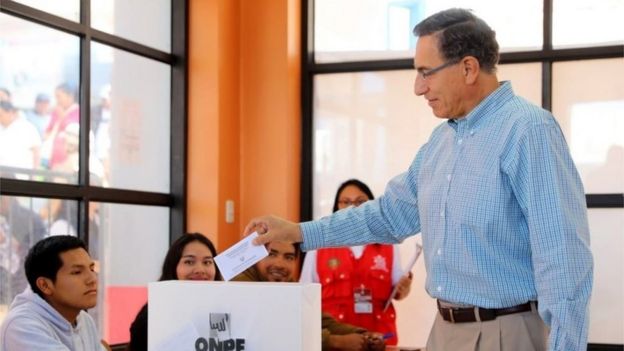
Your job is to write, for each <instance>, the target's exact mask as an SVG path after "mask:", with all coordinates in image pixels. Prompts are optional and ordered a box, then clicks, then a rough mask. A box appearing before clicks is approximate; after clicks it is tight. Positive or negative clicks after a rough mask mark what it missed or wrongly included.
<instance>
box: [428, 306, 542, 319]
mask: <svg viewBox="0 0 624 351" xmlns="http://www.w3.org/2000/svg"><path fill="white" fill-rule="evenodd" d="M532 304H534V306H535V307H534V308H535V309H537V302H535V301H529V302H527V303H523V304H521V305H517V306H512V307H506V308H481V307H443V306H442V305H441V304H440V300H438V311H440V316H442V318H443V319H444V320H445V321H447V322H451V323H469V322H477V321H482V322H485V321H491V320H494V319H496V317H498V316H504V315H507V314H514V313H521V312H528V311H531V305H532Z"/></svg>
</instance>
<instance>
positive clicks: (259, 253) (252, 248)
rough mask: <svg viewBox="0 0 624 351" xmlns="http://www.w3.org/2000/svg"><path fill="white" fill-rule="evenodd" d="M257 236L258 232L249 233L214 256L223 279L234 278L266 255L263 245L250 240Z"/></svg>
mask: <svg viewBox="0 0 624 351" xmlns="http://www.w3.org/2000/svg"><path fill="white" fill-rule="evenodd" d="M257 236H258V232H253V233H251V234H250V235H248V236H246V237H245V238H244V239H243V240H241V241H239V242H238V243H236V244H234V245H233V246H232V247H230V248H229V249H227V250H225V251H223V252H222V253H221V254H219V255H217V256H216V257H215V258H214V260H215V262H216V263H217V266H218V267H219V271H221V275H222V276H223V279H224V280H225V281H228V280H230V279H232V278H234V277H235V276H237V275H239V274H240V273H241V272H243V271H244V270H245V269H247V268H249V267H251V266H253V265H254V264H256V262H258V261H260V260H261V259H263V258H265V257H266V256H268V254H269V253H268V252H267V250H266V248H265V247H264V245H254V244H253V243H252V242H251V241H252V240H253V239H254V238H256V237H257Z"/></svg>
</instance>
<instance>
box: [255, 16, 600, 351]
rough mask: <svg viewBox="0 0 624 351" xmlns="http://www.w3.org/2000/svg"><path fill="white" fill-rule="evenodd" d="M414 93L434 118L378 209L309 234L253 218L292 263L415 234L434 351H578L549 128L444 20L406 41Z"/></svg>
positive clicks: (574, 233)
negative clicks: (433, 310)
mask: <svg viewBox="0 0 624 351" xmlns="http://www.w3.org/2000/svg"><path fill="white" fill-rule="evenodd" d="M414 34H415V35H416V36H418V43H417V45H416V54H415V57H414V67H415V68H416V71H417V74H416V80H415V82H414V92H415V94H416V95H418V96H423V97H424V98H425V99H427V102H428V103H429V106H431V109H432V110H433V114H434V115H435V116H437V117H439V118H443V119H446V121H445V122H443V123H442V124H440V125H439V126H438V127H437V128H436V129H435V130H434V131H433V133H432V135H431V138H430V139H429V141H428V142H427V143H426V144H425V145H424V146H423V147H422V148H421V149H420V150H419V151H418V153H417V155H416V158H415V159H414V161H413V163H412V165H411V166H410V168H409V169H408V170H407V172H405V173H403V174H401V175H399V176H397V177H396V178H394V179H392V180H391V181H390V183H389V184H388V186H387V188H386V191H385V193H384V195H383V196H381V197H380V198H378V199H376V200H374V201H368V202H366V203H364V204H362V205H361V206H359V207H356V208H348V209H345V210H342V211H339V212H336V213H335V214H333V215H332V216H328V217H325V218H322V219H320V220H318V221H312V222H306V223H301V224H297V223H292V222H289V221H286V220H283V219H279V218H276V217H272V216H266V217H260V218H256V219H253V220H252V221H251V222H250V223H249V224H248V226H247V227H246V228H245V234H249V233H250V232H251V231H253V230H257V231H258V232H259V233H260V234H262V235H260V236H259V237H258V238H257V239H256V244H266V243H267V242H272V241H275V240H283V241H292V242H302V248H303V249H304V250H311V249H317V248H320V247H330V246H348V245H362V244H366V243H371V242H382V243H397V242H401V241H402V240H403V239H405V238H406V237H408V236H410V235H414V234H416V233H418V232H421V233H422V236H423V243H424V253H425V262H426V268H427V282H426V289H427V292H428V293H429V294H430V295H431V296H433V297H434V298H436V299H437V300H438V310H439V313H438V315H437V317H436V320H435V323H434V325H433V328H432V330H431V333H430V335H429V340H428V341H427V351H438V350H454V351H457V350H460V351H461V350H487V351H491V350H546V349H548V350H565V351H570V350H586V349H587V329H588V301H589V297H590V294H591V289H592V280H593V259H592V255H591V252H590V249H589V229H588V225H587V213H586V204H585V196H584V190H583V186H582V184H581V181H580V178H579V175H578V172H577V170H576V168H575V166H574V164H573V162H572V159H571V156H570V152H569V150H568V147H567V145H566V142H565V140H564V137H563V135H562V132H561V129H560V128H559V125H558V124H557V121H556V120H555V119H554V118H553V116H552V115H551V114H550V112H548V111H545V110H544V109H542V108H540V107H537V106H535V105H533V104H531V103H529V102H527V101H526V100H524V99H523V98H521V97H518V96H516V95H515V94H514V92H513V90H512V88H511V83H510V82H499V81H498V79H497V77H496V63H497V62H498V57H499V55H498V44H497V42H496V39H495V34H494V31H492V29H491V28H490V27H489V26H488V25H487V24H486V23H485V22H484V21H483V20H481V19H479V18H478V17H476V16H474V15H473V14H472V13H471V12H470V11H467V10H462V9H450V10H446V11H442V12H439V13H436V14H434V15H432V16H431V17H429V18H427V19H425V20H423V21H422V22H421V23H419V24H418V25H417V26H416V27H415V28H414Z"/></svg>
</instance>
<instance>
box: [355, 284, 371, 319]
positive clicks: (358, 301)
mask: <svg viewBox="0 0 624 351" xmlns="http://www.w3.org/2000/svg"><path fill="white" fill-rule="evenodd" d="M353 301H354V302H355V304H354V310H355V313H373V295H372V293H371V290H370V289H367V288H365V287H363V286H362V287H359V288H356V289H354V290H353Z"/></svg>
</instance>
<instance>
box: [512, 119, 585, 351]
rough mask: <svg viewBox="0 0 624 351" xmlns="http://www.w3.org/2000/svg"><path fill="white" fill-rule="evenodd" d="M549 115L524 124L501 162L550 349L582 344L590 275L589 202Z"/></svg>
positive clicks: (578, 348)
mask: <svg viewBox="0 0 624 351" xmlns="http://www.w3.org/2000/svg"><path fill="white" fill-rule="evenodd" d="M548 120H549V121H550V123H548V122H547V123H544V124H535V125H532V126H530V127H528V128H527V130H526V131H525V132H523V133H522V136H521V137H519V139H518V142H517V144H516V145H514V146H513V148H512V150H514V151H513V152H511V153H510V156H509V157H508V158H507V159H505V160H503V163H502V165H503V169H504V170H505V172H506V173H507V176H508V179H509V181H510V183H511V187H512V189H513V193H514V195H515V197H516V199H517V201H518V203H519V204H520V207H521V209H522V212H523V215H524V217H525V218H526V224H527V226H528V232H529V236H530V238H529V239H530V245H531V257H532V263H533V269H534V276H535V286H536V289H537V295H538V308H539V313H540V315H541V317H542V319H543V320H544V321H545V323H546V324H547V325H550V336H549V349H550V350H582V349H586V348H587V332H588V324H589V321H588V320H589V318H588V302H589V297H590V294H591V289H592V281H593V258H592V254H591V251H590V248H589V227H588V224H587V207H586V203H585V194H584V190H583V186H582V184H581V180H580V177H579V175H578V172H577V170H576V167H575V166H574V163H573V162H572V158H571V156H570V152H569V150H568V147H567V145H566V143H565V140H564V137H563V134H562V133H561V130H560V128H559V126H558V125H557V123H556V122H555V121H554V119H553V118H552V117H551V118H550V119H548Z"/></svg>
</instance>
